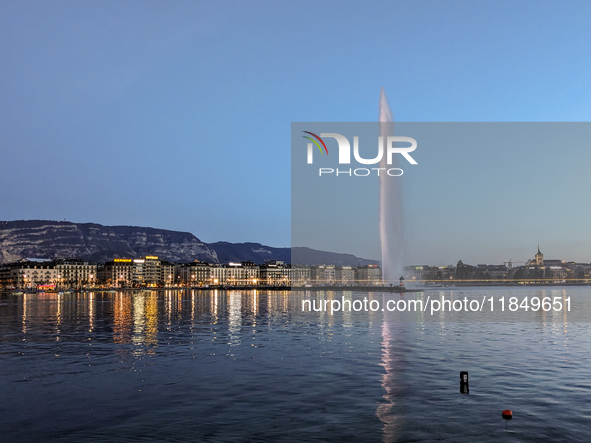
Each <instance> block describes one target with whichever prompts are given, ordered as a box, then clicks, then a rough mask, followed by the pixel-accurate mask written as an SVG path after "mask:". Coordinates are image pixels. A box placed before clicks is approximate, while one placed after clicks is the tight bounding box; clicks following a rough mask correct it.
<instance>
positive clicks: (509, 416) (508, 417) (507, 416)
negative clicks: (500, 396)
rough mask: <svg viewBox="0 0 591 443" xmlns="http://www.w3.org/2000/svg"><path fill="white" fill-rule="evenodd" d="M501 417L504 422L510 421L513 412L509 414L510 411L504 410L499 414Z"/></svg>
mask: <svg viewBox="0 0 591 443" xmlns="http://www.w3.org/2000/svg"><path fill="white" fill-rule="evenodd" d="M501 415H502V417H503V418H504V419H505V420H511V419H512V418H513V412H511V409H505V410H504V411H503V412H501Z"/></svg>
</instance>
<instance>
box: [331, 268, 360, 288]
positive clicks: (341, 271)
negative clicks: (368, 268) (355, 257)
mask: <svg viewBox="0 0 591 443" xmlns="http://www.w3.org/2000/svg"><path fill="white" fill-rule="evenodd" d="M335 279H336V280H337V281H338V282H339V283H342V284H345V285H349V284H353V283H355V281H356V280H357V269H356V268H354V267H353V266H337V267H336V269H335Z"/></svg>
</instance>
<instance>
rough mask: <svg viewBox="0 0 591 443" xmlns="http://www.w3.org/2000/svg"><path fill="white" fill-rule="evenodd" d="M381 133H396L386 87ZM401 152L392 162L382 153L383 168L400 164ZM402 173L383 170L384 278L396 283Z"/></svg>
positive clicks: (399, 267)
mask: <svg viewBox="0 0 591 443" xmlns="http://www.w3.org/2000/svg"><path fill="white" fill-rule="evenodd" d="M379 121H380V136H382V140H383V143H384V150H383V152H384V153H385V152H386V146H385V144H386V142H387V138H388V136H393V135H394V129H393V128H394V125H393V119H392V110H391V109H390V106H389V105H388V99H387V98H386V93H385V92H384V88H382V91H381V93H380V120H379ZM397 157H398V156H396V155H394V156H392V164H391V165H388V164H387V163H386V162H387V155H384V156H382V160H381V161H380V168H397V167H398V164H397V161H398V159H397ZM401 186H402V185H401V181H400V177H391V176H389V175H388V174H380V243H381V246H382V281H383V283H385V284H387V283H396V282H398V279H399V278H400V276H401V275H402V246H403V245H402V242H403V225H402V223H403V220H402V188H401Z"/></svg>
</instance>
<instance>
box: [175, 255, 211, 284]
mask: <svg viewBox="0 0 591 443" xmlns="http://www.w3.org/2000/svg"><path fill="white" fill-rule="evenodd" d="M179 275H180V280H181V282H182V284H184V285H188V286H202V285H207V284H211V283H212V279H211V275H212V272H211V265H210V264H209V263H204V262H200V261H199V260H195V261H194V262H192V263H186V264H183V265H181V266H180V269H179Z"/></svg>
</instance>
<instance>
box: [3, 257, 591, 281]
mask: <svg viewBox="0 0 591 443" xmlns="http://www.w3.org/2000/svg"><path fill="white" fill-rule="evenodd" d="M514 265H517V266H514ZM403 274H404V275H403V276H401V278H400V280H399V281H398V282H388V283H390V285H392V284H393V283H396V284H400V285H403V284H404V282H405V281H407V282H408V281H411V282H427V283H429V282H438V281H439V282H445V283H448V284H449V283H451V282H453V281H455V282H492V283H494V282H495V281H496V282H501V281H527V280H532V281H548V280H551V281H553V282H559V281H562V280H567V279H568V280H588V279H590V278H591V264H589V263H576V262H568V261H565V260H557V259H550V260H548V259H544V255H543V254H542V252H541V251H540V249H539V247H538V251H537V253H536V254H535V255H534V257H533V259H530V260H527V261H526V262H513V261H511V260H509V261H508V262H505V263H503V264H500V265H487V264H477V265H469V264H464V263H463V262H462V261H461V260H460V261H458V263H457V265H455V266H453V265H449V266H428V265H422V266H407V267H405V268H404V273H403ZM383 284H384V282H383V281H382V272H381V269H380V267H379V266H378V265H374V264H369V265H364V266H335V265H315V266H306V265H292V264H289V263H285V262H283V261H278V260H267V261H266V262H265V263H264V264H255V263H252V262H250V261H242V262H236V263H234V262H230V263H227V264H219V263H207V262H203V261H199V260H195V261H193V262H191V263H171V262H168V261H166V260H162V259H160V258H159V257H158V256H152V255H147V256H144V257H143V258H114V259H113V260H111V261H108V262H106V263H94V262H91V261H84V260H79V259H60V260H44V259H22V260H20V261H17V262H13V263H8V264H4V265H0V288H2V289H4V290H38V291H52V290H62V289H65V288H75V289H83V288H157V287H168V288H191V287H192V288H195V287H218V286H232V287H290V286H327V285H328V286H337V285H344V286H363V285H372V286H375V285H383Z"/></svg>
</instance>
